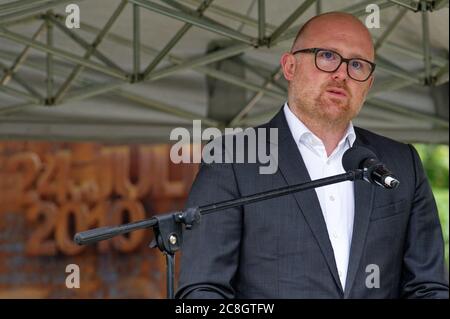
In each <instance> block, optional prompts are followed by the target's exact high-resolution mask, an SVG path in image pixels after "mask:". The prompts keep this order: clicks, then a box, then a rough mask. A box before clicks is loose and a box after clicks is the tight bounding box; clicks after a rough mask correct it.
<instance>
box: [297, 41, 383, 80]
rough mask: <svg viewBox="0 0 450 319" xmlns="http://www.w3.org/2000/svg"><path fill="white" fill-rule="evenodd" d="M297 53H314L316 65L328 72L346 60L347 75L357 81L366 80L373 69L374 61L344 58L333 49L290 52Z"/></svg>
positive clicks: (337, 67) (334, 69) (331, 71)
mask: <svg viewBox="0 0 450 319" xmlns="http://www.w3.org/2000/svg"><path fill="white" fill-rule="evenodd" d="M297 53H314V54H315V64H316V67H317V68H318V69H319V70H321V71H324V72H328V73H333V72H335V71H336V70H337V69H339V67H340V66H341V64H342V62H346V63H347V74H348V76H349V77H350V78H352V79H353V80H355V81H359V82H364V81H367V80H368V79H369V77H370V76H371V75H372V73H373V71H374V70H375V63H372V62H370V61H368V60H365V59H360V58H353V59H346V58H344V57H343V56H342V55H340V54H339V53H337V52H335V51H333V50H328V49H321V48H310V49H302V50H297V51H294V52H292V54H297Z"/></svg>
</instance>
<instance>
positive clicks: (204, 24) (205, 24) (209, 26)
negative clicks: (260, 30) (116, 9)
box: [128, 0, 257, 45]
mask: <svg viewBox="0 0 450 319" xmlns="http://www.w3.org/2000/svg"><path fill="white" fill-rule="evenodd" d="M128 1H129V2H131V3H134V4H137V5H139V6H141V7H144V8H146V9H149V10H152V11H155V12H157V13H160V14H162V15H165V16H168V17H171V18H175V19H177V20H181V21H183V22H187V23H190V24H193V25H195V26H198V27H200V28H203V29H205V30H209V31H212V32H215V33H218V34H220V35H223V36H226V37H229V38H231V39H234V40H238V41H240V42H244V43H247V44H250V45H256V44H257V43H256V42H257V41H256V40H255V39H254V38H252V37H250V36H247V35H245V34H242V33H240V32H237V31H235V30H233V29H231V28H229V27H226V26H224V25H221V24H219V23H217V22H214V23H213V22H212V21H210V20H205V19H202V18H199V17H197V16H196V15H195V13H191V14H188V13H186V12H182V11H177V10H172V9H170V8H167V7H165V6H162V5H159V4H157V3H154V2H151V1H148V0H128ZM194 12H195V11H194Z"/></svg>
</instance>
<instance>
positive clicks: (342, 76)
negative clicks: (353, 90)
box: [332, 62, 348, 81]
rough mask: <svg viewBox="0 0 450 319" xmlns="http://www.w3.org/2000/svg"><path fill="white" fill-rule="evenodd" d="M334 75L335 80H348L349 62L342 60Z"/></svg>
mask: <svg viewBox="0 0 450 319" xmlns="http://www.w3.org/2000/svg"><path fill="white" fill-rule="evenodd" d="M332 77H333V79H335V80H341V81H343V80H346V79H347V78H348V74H347V63H345V62H342V63H341V65H340V66H339V68H338V69H337V70H336V71H334V72H333V73H332Z"/></svg>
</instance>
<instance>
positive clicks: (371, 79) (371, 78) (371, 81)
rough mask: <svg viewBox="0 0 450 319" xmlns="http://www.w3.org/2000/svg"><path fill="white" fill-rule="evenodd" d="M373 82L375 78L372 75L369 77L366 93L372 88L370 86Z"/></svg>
mask: <svg viewBox="0 0 450 319" xmlns="http://www.w3.org/2000/svg"><path fill="white" fill-rule="evenodd" d="M374 80H375V77H374V76H373V75H372V76H371V77H370V80H369V81H370V82H369V88H368V89H367V91H369V90H370V89H371V88H372V84H373V81H374Z"/></svg>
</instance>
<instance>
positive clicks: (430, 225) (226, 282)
mask: <svg viewBox="0 0 450 319" xmlns="http://www.w3.org/2000/svg"><path fill="white" fill-rule="evenodd" d="M262 127H266V128H270V127H275V128H278V134H279V136H278V152H279V154H278V160H279V162H278V170H277V172H276V173H275V174H271V175H261V174H259V164H255V163H253V164H251V163H245V164H202V165H201V168H200V171H199V173H198V175H197V177H196V180H195V182H194V184H193V186H192V189H191V192H190V195H189V199H188V202H187V205H186V206H187V207H192V206H201V205H205V204H209V203H213V202H217V201H222V200H227V199H232V198H236V197H240V196H243V195H249V194H253V193H257V192H262V191H266V190H269V189H273V188H277V187H283V186H286V185H292V184H297V183H303V182H307V181H310V177H309V174H308V171H307V169H306V167H305V164H304V162H303V159H302V157H301V155H300V152H299V150H298V147H297V145H296V143H295V142H294V139H293V137H292V134H291V132H290V130H289V127H288V125H287V122H286V118H285V116H284V113H283V110H281V111H280V112H279V113H278V114H277V115H276V116H275V117H274V118H273V119H272V120H271V121H270V122H269V123H267V124H265V125H263V126H262ZM355 131H356V141H355V143H356V145H362V146H364V145H367V146H370V147H371V148H372V149H373V150H375V152H376V154H377V156H378V158H379V159H380V160H381V161H382V162H384V163H386V164H388V167H389V168H390V169H391V170H392V171H393V172H394V173H395V174H396V175H397V177H398V178H399V180H400V181H401V185H400V186H399V188H397V189H395V190H385V189H382V188H380V187H378V186H374V185H371V184H369V183H366V182H364V181H356V182H354V190H355V217H354V229H353V237H352V243H351V251H350V260H349V266H348V275H347V281H346V288H345V291H343V289H342V286H341V283H340V281H339V277H338V271H337V267H336V263H335V259H334V255H333V249H332V246H331V242H330V240H329V237H328V232H327V227H326V224H325V220H324V218H323V215H322V212H321V208H320V204H319V201H318V198H317V195H316V193H315V191H314V190H309V191H305V192H300V193H296V194H292V195H286V196H283V197H279V198H274V199H270V200H266V201H262V202H259V203H254V204H250V205H247V206H245V207H241V208H234V209H228V210H224V211H220V212H216V213H213V214H209V215H206V216H203V217H202V220H201V223H200V224H198V225H197V226H196V227H194V228H193V229H191V230H186V231H185V232H184V244H183V246H182V250H181V271H180V275H179V284H178V290H177V292H176V297H178V298H448V283H447V281H446V279H445V270H444V245H443V238H442V231H441V226H440V223H439V219H438V214H437V209H436V204H435V201H434V198H433V194H432V192H431V189H430V186H429V184H428V181H427V178H426V176H425V174H424V170H423V168H422V165H421V162H420V159H419V157H418V155H417V152H416V151H415V149H414V148H413V147H412V146H410V145H406V144H402V143H399V142H396V141H393V140H390V139H388V138H385V137H382V136H379V135H376V134H374V133H371V132H369V131H366V130H363V129H360V128H355ZM372 265H376V266H377V267H378V269H379V288H369V287H372V286H371V285H370V284H369V286H367V285H366V282H369V283H370V282H371V283H374V282H375V281H373V280H372V279H373V276H374V275H375V272H374V268H372V267H374V266H372Z"/></svg>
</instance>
